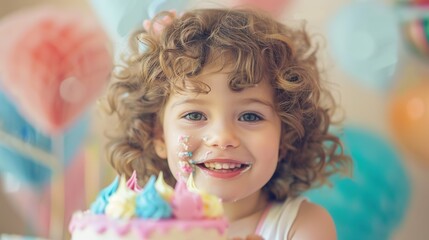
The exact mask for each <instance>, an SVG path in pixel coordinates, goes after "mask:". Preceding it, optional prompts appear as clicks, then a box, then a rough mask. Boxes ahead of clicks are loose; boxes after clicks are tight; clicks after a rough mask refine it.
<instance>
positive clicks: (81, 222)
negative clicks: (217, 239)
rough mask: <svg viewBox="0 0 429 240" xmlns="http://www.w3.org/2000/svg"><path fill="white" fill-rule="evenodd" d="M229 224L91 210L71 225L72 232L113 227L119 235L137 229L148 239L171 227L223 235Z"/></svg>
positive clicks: (76, 215)
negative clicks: (112, 214)
mask: <svg viewBox="0 0 429 240" xmlns="http://www.w3.org/2000/svg"><path fill="white" fill-rule="evenodd" d="M227 226H228V223H227V221H226V219H223V218H219V219H205V220H201V219H194V220H178V219H162V220H147V219H140V218H133V219H130V220H127V221H124V220H120V219H113V218H109V217H108V216H106V215H95V214H92V213H90V212H86V213H84V214H75V215H74V216H73V217H72V220H71V222H70V225H69V230H70V232H71V233H73V231H75V230H83V229H86V228H93V229H94V230H95V231H96V232H98V233H100V234H101V233H103V232H105V231H106V230H107V229H112V230H113V231H115V232H116V233H117V234H118V236H124V235H126V234H127V233H128V232H129V231H130V230H132V229H135V230H136V231H138V232H139V234H140V236H141V239H147V238H148V237H149V236H150V235H151V234H152V233H153V232H156V231H157V232H168V231H169V230H170V229H173V228H178V229H182V230H183V231H187V230H191V229H195V228H202V229H216V230H217V231H218V232H219V234H221V235H223V234H224V233H225V230H226V228H227Z"/></svg>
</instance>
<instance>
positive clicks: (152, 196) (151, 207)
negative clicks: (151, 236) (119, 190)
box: [136, 176, 172, 219]
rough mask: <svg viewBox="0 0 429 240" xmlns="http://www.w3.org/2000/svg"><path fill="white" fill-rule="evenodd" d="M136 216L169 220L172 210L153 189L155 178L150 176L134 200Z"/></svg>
mask: <svg viewBox="0 0 429 240" xmlns="http://www.w3.org/2000/svg"><path fill="white" fill-rule="evenodd" d="M136 215H137V216H138V217H140V218H145V219H149V218H150V219H160V218H170V217H171V215H172V209H171V206H170V204H168V203H167V202H166V201H165V200H164V199H163V198H162V197H161V195H160V194H159V193H158V192H157V191H156V188H155V176H151V177H150V179H149V181H148V182H147V184H146V186H145V187H144V188H143V190H142V191H141V192H140V193H139V194H138V195H137V198H136Z"/></svg>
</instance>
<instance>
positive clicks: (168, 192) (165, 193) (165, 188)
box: [155, 172, 174, 203]
mask: <svg viewBox="0 0 429 240" xmlns="http://www.w3.org/2000/svg"><path fill="white" fill-rule="evenodd" d="M155 189H156V191H157V192H158V193H159V195H161V197H162V198H163V199H164V200H165V201H167V202H169V203H171V200H172V199H173V194H174V189H173V188H172V187H171V186H170V185H168V184H167V183H165V181H164V174H163V173H162V172H159V175H158V179H157V180H156V182H155Z"/></svg>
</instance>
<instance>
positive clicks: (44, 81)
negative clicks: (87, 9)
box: [0, 7, 113, 134]
mask: <svg viewBox="0 0 429 240" xmlns="http://www.w3.org/2000/svg"><path fill="white" fill-rule="evenodd" d="M0 36H1V37H0V78H1V79H0V80H2V82H1V83H2V85H3V86H2V87H3V88H4V89H6V90H7V91H8V92H9V93H10V95H11V97H12V98H13V100H14V101H15V102H16V103H17V106H18V108H19V109H20V110H21V112H22V114H23V115H24V116H26V117H27V118H28V120H29V121H30V122H31V123H33V124H34V125H36V126H37V127H39V128H41V129H42V130H44V131H45V132H46V133H50V134H55V133H59V132H61V131H62V130H64V128H66V127H67V126H68V125H69V124H71V123H72V122H73V120H75V119H76V118H77V117H78V116H79V114H80V113H82V112H83V111H84V110H85V108H86V107H87V106H88V105H89V104H90V103H91V102H92V101H93V100H95V98H96V97H97V96H98V95H99V94H100V93H101V90H102V89H103V86H104V85H105V83H106V82H107V80H108V77H109V74H110V72H111V70H112V66H113V63H112V61H113V57H112V55H111V51H110V49H109V48H110V43H109V39H108V37H107V35H106V33H105V32H104V31H103V29H102V27H101V25H99V24H98V22H97V21H96V20H95V18H92V17H89V16H84V15H82V14H80V13H78V12H73V11H66V10H64V9H57V8H50V7H41V8H35V9H30V10H25V11H21V12H17V13H15V14H12V15H11V16H9V17H6V18H4V19H3V20H2V21H1V22H0Z"/></svg>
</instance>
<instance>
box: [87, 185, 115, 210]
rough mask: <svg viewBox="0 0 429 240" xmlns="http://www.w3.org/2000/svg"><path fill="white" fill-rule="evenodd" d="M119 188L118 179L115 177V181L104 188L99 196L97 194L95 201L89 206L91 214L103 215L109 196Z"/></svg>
mask: <svg viewBox="0 0 429 240" xmlns="http://www.w3.org/2000/svg"><path fill="white" fill-rule="evenodd" d="M118 186H119V177H116V178H115V180H114V181H113V182H112V183H111V184H110V185H109V186H107V187H106V188H104V189H103V190H102V191H101V192H100V194H98V196H97V199H96V200H95V202H94V203H92V205H91V208H90V210H91V212H92V213H94V214H104V211H105V209H106V206H107V204H108V202H109V198H110V196H112V194H113V193H115V192H116V190H117V189H118Z"/></svg>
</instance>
